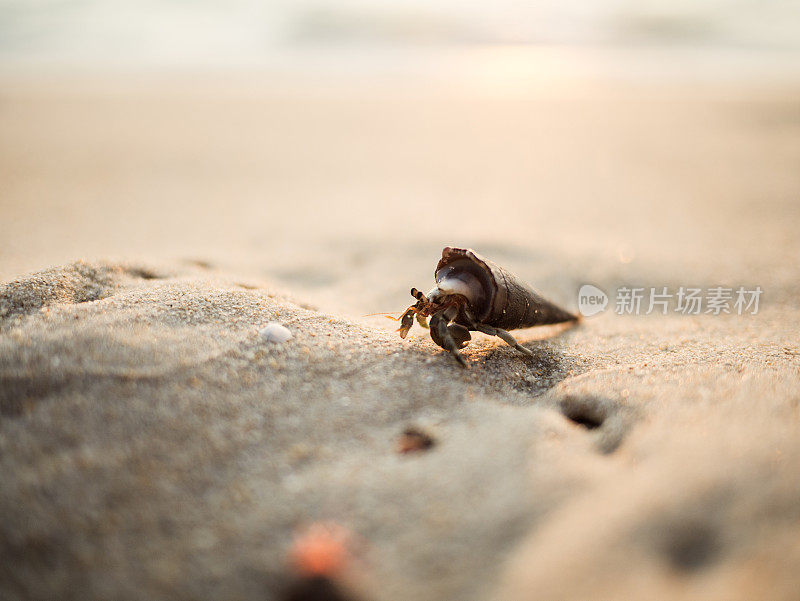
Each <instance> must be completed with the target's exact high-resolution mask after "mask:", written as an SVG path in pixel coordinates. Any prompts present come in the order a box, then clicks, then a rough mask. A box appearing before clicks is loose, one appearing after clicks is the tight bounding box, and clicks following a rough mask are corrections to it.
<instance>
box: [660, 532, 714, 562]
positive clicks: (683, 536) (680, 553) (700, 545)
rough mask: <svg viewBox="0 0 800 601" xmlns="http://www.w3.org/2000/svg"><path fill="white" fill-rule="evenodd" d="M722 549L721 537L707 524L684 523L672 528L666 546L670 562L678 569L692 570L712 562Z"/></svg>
mask: <svg viewBox="0 0 800 601" xmlns="http://www.w3.org/2000/svg"><path fill="white" fill-rule="evenodd" d="M719 550H720V544H719V539H718V537H717V535H716V533H715V532H714V530H712V528H711V527H710V526H708V525H707V524H696V523H690V524H683V525H681V526H679V527H677V528H672V529H670V531H669V536H668V537H667V544H666V548H665V552H666V556H667V558H668V559H669V562H670V564H671V565H672V566H673V567H674V568H675V569H677V570H681V571H692V570H697V569H700V568H702V567H703V566H705V565H708V564H709V563H711V562H712V561H713V560H714V558H715V557H716V556H717V555H718V553H719Z"/></svg>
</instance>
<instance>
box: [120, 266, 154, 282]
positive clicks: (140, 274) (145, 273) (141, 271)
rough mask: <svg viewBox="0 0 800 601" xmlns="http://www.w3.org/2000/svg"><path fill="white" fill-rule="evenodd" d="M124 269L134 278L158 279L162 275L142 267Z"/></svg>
mask: <svg viewBox="0 0 800 601" xmlns="http://www.w3.org/2000/svg"><path fill="white" fill-rule="evenodd" d="M125 271H126V273H127V274H128V275H131V276H133V277H135V278H141V279H143V280H159V279H161V278H163V277H164V276H162V275H159V274H157V273H156V272H154V271H152V270H150V269H146V268H144V267H131V268H129V269H126V270H125Z"/></svg>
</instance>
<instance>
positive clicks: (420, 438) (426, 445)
mask: <svg viewBox="0 0 800 601" xmlns="http://www.w3.org/2000/svg"><path fill="white" fill-rule="evenodd" d="M435 444H436V441H435V440H434V438H433V436H431V435H430V434H428V433H427V432H425V431H424V430H422V429H421V428H418V427H416V426H411V427H408V428H406V429H405V430H404V431H403V434H402V435H401V436H400V439H399V440H398V441H397V451H398V453H416V452H419V451H427V450H428V449H430V448H431V447H433V445H435Z"/></svg>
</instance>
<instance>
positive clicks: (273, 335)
mask: <svg viewBox="0 0 800 601" xmlns="http://www.w3.org/2000/svg"><path fill="white" fill-rule="evenodd" d="M259 334H260V335H261V337H262V338H263V339H264V340H266V341H267V342H276V343H278V344H282V343H284V342H286V341H287V340H289V339H290V338H291V337H292V332H291V331H290V330H289V328H287V327H286V326H284V325H281V324H279V323H278V322H276V321H273V322H270V323H268V324H267V325H266V326H264V327H263V328H262V329H261V331H260V332H259Z"/></svg>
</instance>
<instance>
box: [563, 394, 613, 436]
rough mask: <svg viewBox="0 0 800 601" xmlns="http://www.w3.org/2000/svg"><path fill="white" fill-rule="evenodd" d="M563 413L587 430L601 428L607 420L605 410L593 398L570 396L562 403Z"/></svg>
mask: <svg viewBox="0 0 800 601" xmlns="http://www.w3.org/2000/svg"><path fill="white" fill-rule="evenodd" d="M561 413H563V414H564V417H566V418H567V419H568V420H570V421H571V422H573V423H574V424H577V425H578V426H582V427H584V428H586V429H587V430H594V429H596V428H599V427H600V426H602V425H603V422H604V421H605V420H606V412H605V410H603V408H602V407H600V406H599V404H598V403H597V401H595V400H593V399H576V398H574V397H568V398H566V399H564V400H563V401H562V403H561Z"/></svg>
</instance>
